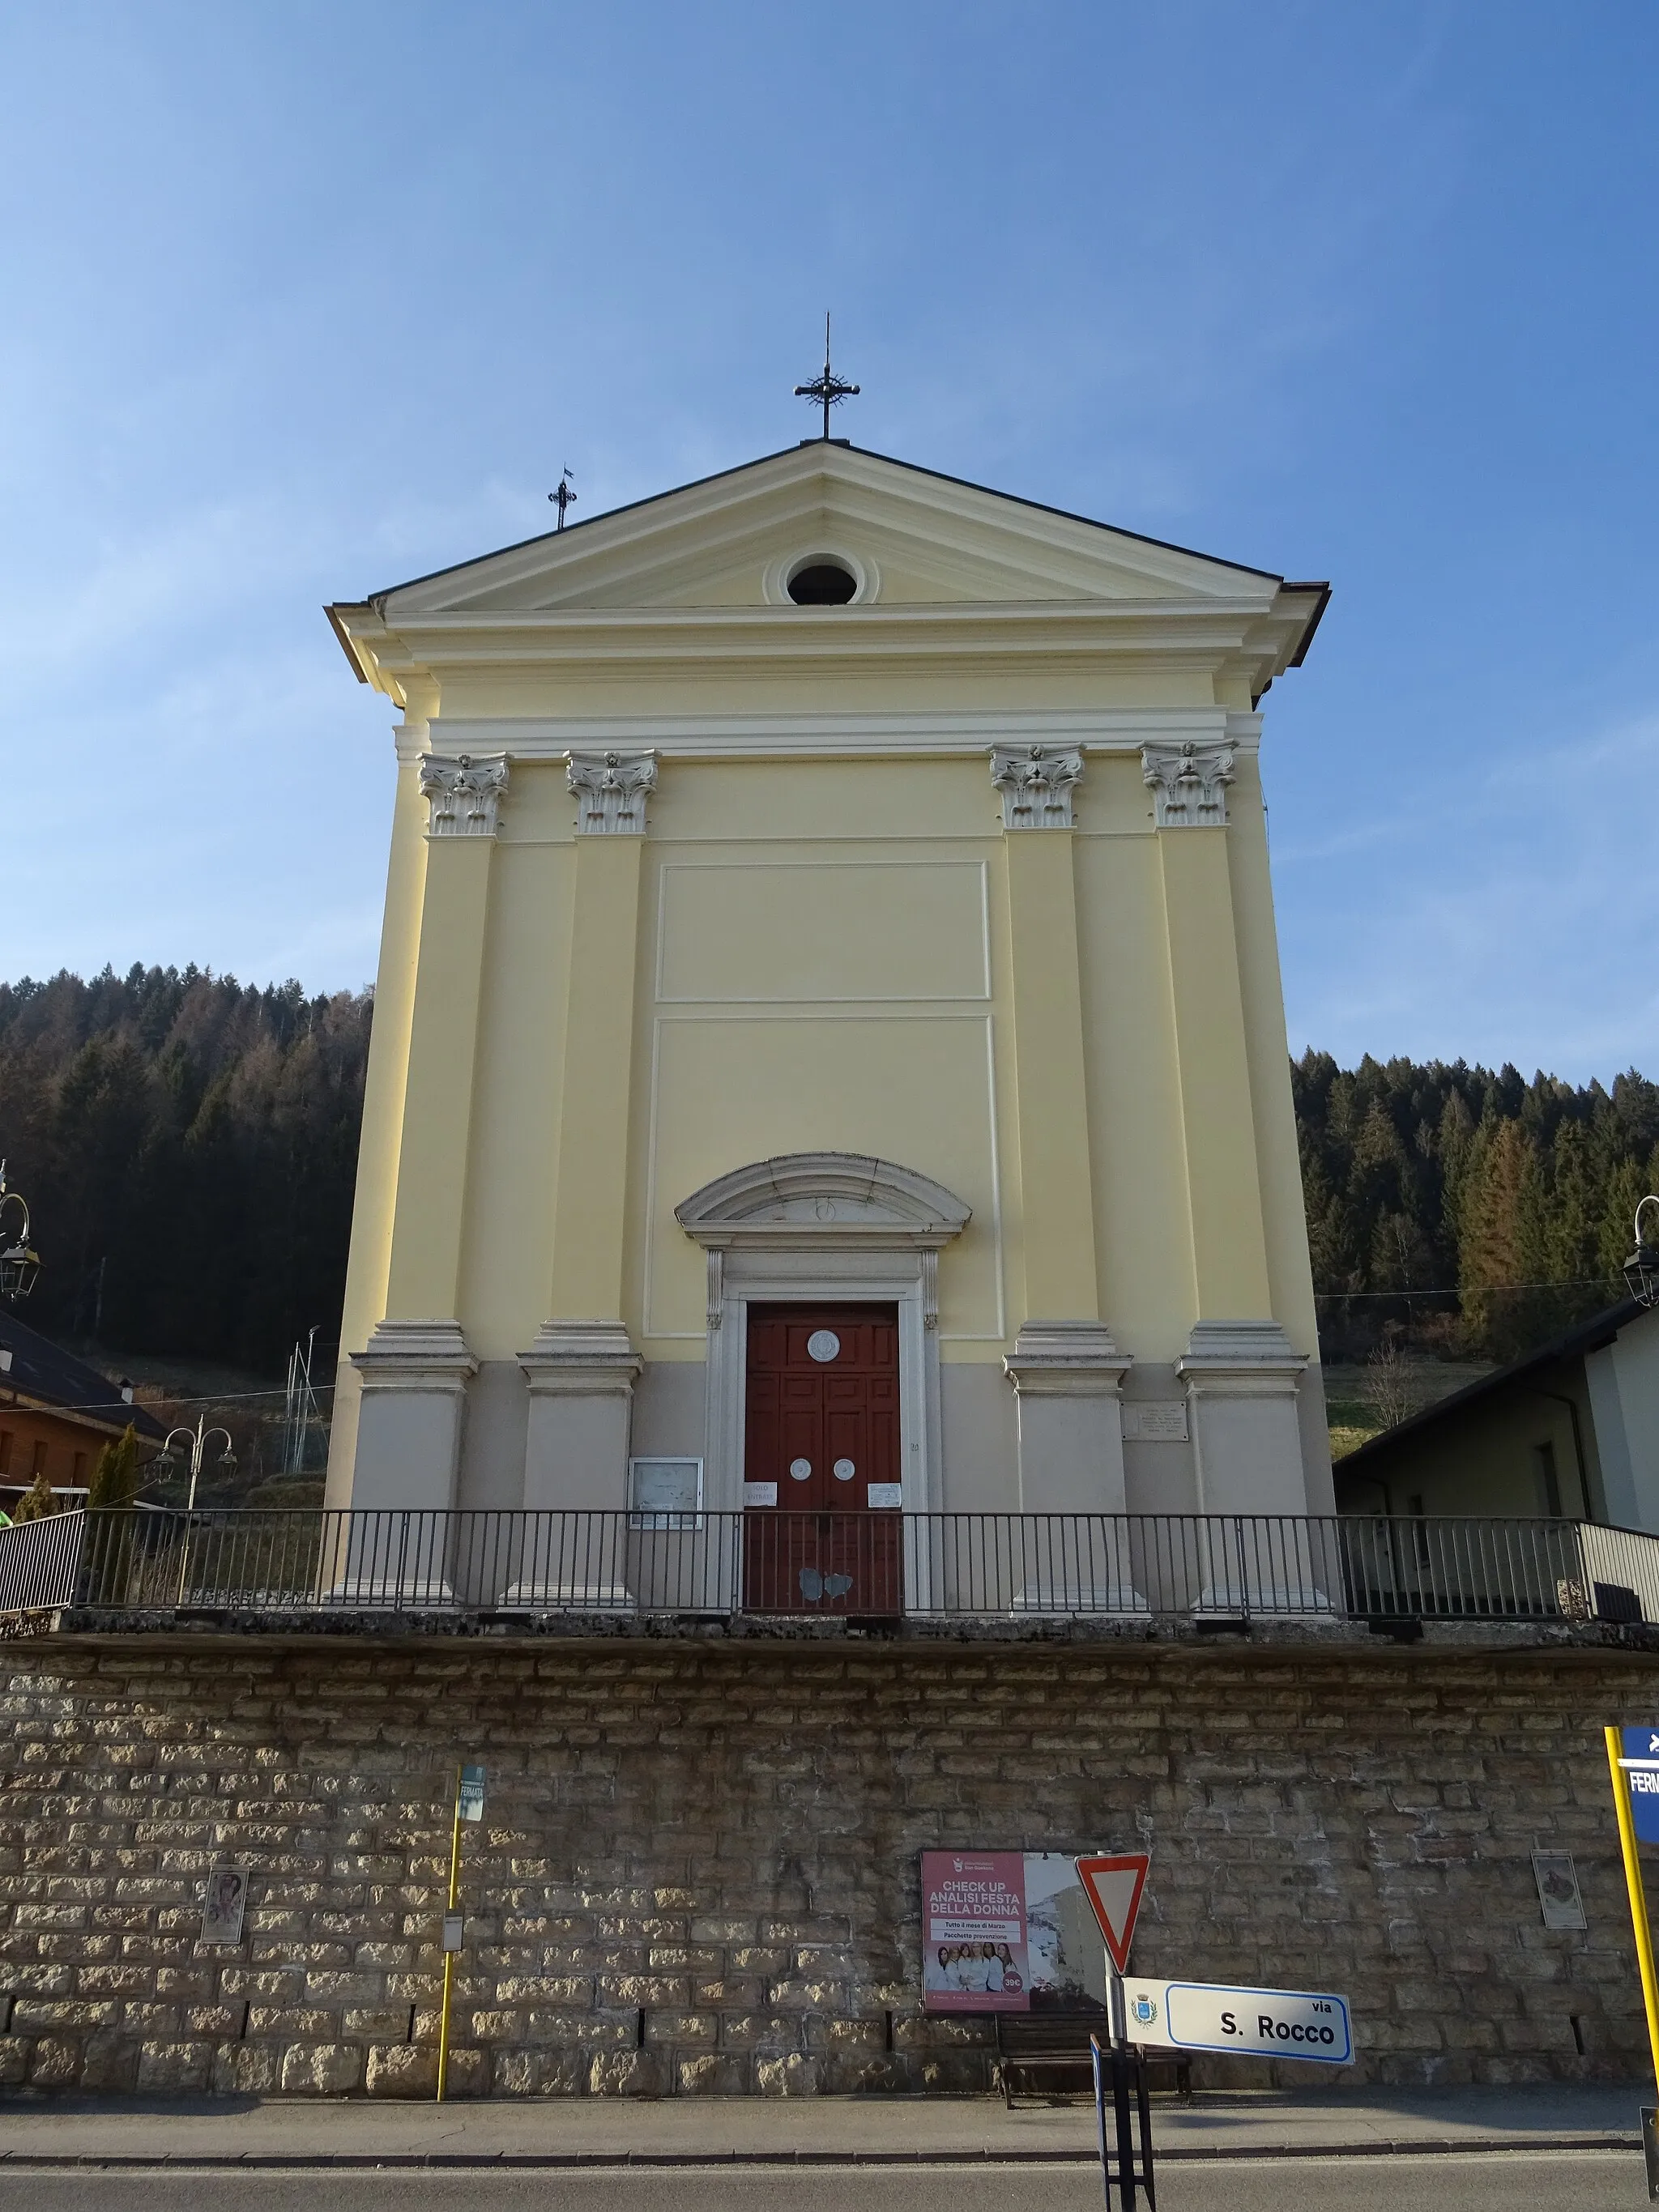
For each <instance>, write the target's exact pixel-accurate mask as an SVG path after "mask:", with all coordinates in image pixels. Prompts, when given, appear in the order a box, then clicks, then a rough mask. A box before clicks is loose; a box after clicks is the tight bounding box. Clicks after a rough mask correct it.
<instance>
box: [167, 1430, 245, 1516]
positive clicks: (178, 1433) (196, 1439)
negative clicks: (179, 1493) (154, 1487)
mask: <svg viewBox="0 0 1659 2212" xmlns="http://www.w3.org/2000/svg"><path fill="white" fill-rule="evenodd" d="M206 1419H207V1415H206V1414H205V1413H198V1414H197V1417H196V1426H195V1427H194V1428H193V1429H169V1430H168V1431H167V1442H166V1443H164V1444H163V1445H162V1447H161V1451H160V1452H159V1454H158V1455H157V1456H156V1461H155V1472H156V1473H157V1474H174V1473H176V1471H177V1469H178V1466H179V1462H178V1460H177V1459H176V1458H175V1457H174V1455H173V1438H174V1437H183V1438H184V1440H185V1443H186V1444H187V1445H188V1446H189V1447H190V1497H189V1498H188V1499H187V1500H186V1501H185V1512H186V1513H193V1512H194V1511H195V1510H196V1485H197V1481H198V1480H200V1478H201V1473H202V1462H203V1460H204V1458H205V1457H206V1455H207V1448H208V1441H209V1438H210V1437H223V1438H224V1440H225V1448H224V1449H223V1451H222V1452H221V1453H220V1455H219V1457H218V1459H217V1461H216V1465H217V1467H218V1468H220V1470H221V1472H222V1473H223V1474H235V1472H236V1453H235V1449H234V1446H233V1444H232V1443H231V1438H230V1431H229V1430H228V1429H204V1426H203V1424H204V1422H205V1420H206Z"/></svg>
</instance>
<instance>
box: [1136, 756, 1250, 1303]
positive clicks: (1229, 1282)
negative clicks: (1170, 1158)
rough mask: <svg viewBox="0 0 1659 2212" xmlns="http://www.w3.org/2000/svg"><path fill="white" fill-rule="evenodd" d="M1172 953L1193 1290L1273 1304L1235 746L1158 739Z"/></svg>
mask: <svg viewBox="0 0 1659 2212" xmlns="http://www.w3.org/2000/svg"><path fill="white" fill-rule="evenodd" d="M1143 759H1144V762H1145V774H1146V782H1147V783H1148V785H1149V786H1151V787H1152V789H1153V791H1154V792H1155V793H1157V794H1158V818H1159V825H1160V826H1159V828H1158V833H1157V834H1158V859H1159V863H1160V868H1161V874H1162V882H1163V888H1164V931H1165V937H1166V942H1167V944H1168V946H1169V957H1170V993H1171V996H1172V1000H1173V1011H1174V1017H1175V1039H1176V1067H1177V1073H1178V1077H1179V1081H1180V1086H1181V1120H1182V1139H1183V1144H1184V1149H1185V1153H1186V1164H1187V1191H1188V1206H1189V1208H1190V1212H1191V1223H1192V1253H1193V1287H1194V1299H1195V1306H1196V1311H1197V1313H1198V1314H1199V1315H1200V1316H1202V1317H1203V1318H1204V1319H1205V1320H1206V1321H1212V1320H1235V1319H1237V1320H1248V1319H1252V1318H1260V1317H1261V1316H1265V1315H1267V1314H1270V1313H1271V1312H1272V1310H1273V1307H1272V1303H1271V1297H1270V1293H1269V1288H1268V1276H1267V1230H1266V1224H1265V1221H1264V1218H1263V1212H1262V1203H1261V1169H1260V1165H1259V1163H1258V1161H1257V1158H1256V1142H1255V1116H1254V1115H1253V1114H1252V1113H1251V1110H1250V1071H1249V1052H1248V1049H1247V1047H1246V1041H1245V1030H1244V1002H1243V987H1242V984H1241V981H1240V975H1239V957H1238V942H1237V934H1236V932H1235V927H1234V921H1233V897H1232V884H1231V875H1230V872H1229V860H1228V850H1227V835H1226V788H1227V785H1228V783H1229V782H1230V781H1231V776H1232V753H1231V748H1230V747H1225V746H1218V747H1212V748H1210V749H1208V750H1206V751H1205V752H1204V754H1203V757H1202V758H1201V759H1200V749H1199V748H1197V747H1195V746H1194V745H1191V744H1185V745H1179V746H1158V745H1147V746H1146V747H1145V748H1144V750H1143Z"/></svg>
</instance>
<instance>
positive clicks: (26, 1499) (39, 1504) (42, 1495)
mask: <svg viewBox="0 0 1659 2212" xmlns="http://www.w3.org/2000/svg"><path fill="white" fill-rule="evenodd" d="M57 1510H58V1495H57V1492H55V1491H54V1490H53V1488H52V1485H51V1483H50V1482H48V1481H47V1480H46V1469H45V1468H41V1469H40V1473H39V1474H37V1475H36V1476H35V1478H34V1480H33V1482H32V1483H30V1485H29V1486H28V1488H27V1491H25V1492H24V1493H23V1496H22V1497H21V1498H20V1499H19V1500H18V1505H17V1510H16V1512H15V1513H14V1514H13V1516H12V1518H13V1520H14V1521H44V1520H45V1519H46V1516H47V1515H48V1514H49V1513H55V1512H56V1511H57Z"/></svg>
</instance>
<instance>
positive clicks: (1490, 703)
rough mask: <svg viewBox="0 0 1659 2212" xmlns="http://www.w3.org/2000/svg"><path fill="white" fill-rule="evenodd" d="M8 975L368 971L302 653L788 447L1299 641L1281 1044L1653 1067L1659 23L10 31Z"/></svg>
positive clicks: (1225, 19)
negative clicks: (1153, 567)
mask: <svg viewBox="0 0 1659 2212" xmlns="http://www.w3.org/2000/svg"><path fill="white" fill-rule="evenodd" d="M0 82H4V83H5V84H6V85H7V87H8V88H9V89H8V94H7V111H8V112H7V125H6V129H5V131H4V133H3V137H0V302H3V313H0V501H3V509H4V512H5V514H6V518H7V527H6V529H5V531H4V532H3V534H0V570H3V575H0V634H3V653H4V669H5V678H6V681H5V691H4V696H3V701H0V714H3V724H0V727H3V732H4V744H5V753H6V759H7V765H8V780H7V788H8V791H9V795H10V804H9V805H8V807H7V810H6V819H7V826H8V831H9V834H8V836H7V839H6V848H7V853H6V878H7V885H8V891H9V896H8V897H7V899H6V901H5V904H4V914H3V921H0V973H3V974H4V975H11V976H15V975H21V974H24V973H33V974H36V975H40V974H44V973H48V972H51V971H52V970H55V969H58V968H59V967H61V966H69V967H71V968H76V969H80V970H82V972H88V971H90V970H92V969H96V968H99V967H101V966H102V964H103V963H105V961H106V960H108V961H111V962H112V963H114V964H115V966H116V967H117V968H118V969H119V968H125V966H126V965H128V964H129V963H131V962H132V961H134V960H142V961H145V962H150V961H161V962H169V961H172V962H178V963H185V962H186V961H189V960H191V959H194V960H196V961H197V962H199V963H208V964H211V965H212V966H213V967H215V968H216V969H230V970H232V971H233V972H234V973H235V974H237V975H240V976H242V977H244V978H245V979H252V980H257V981H265V980H268V979H271V978H277V979H280V978H282V977H284V976H286V975H298V976H299V977H301V979H302V980H303V981H305V982H306V984H307V986H309V987H313V988H333V987H340V986H344V985H356V984H360V983H362V982H363V981H366V980H367V979H368V978H369V977H370V976H371V975H373V972H374V953H375V941H376V933H377V930H378V922H379V909H380V895H381V890H382V886H383V883H384V874H385V841H386V825H387V811H388V803H389V788H390V776H391V766H392V761H391V747H390V740H389V734H388V733H389V728H390V722H391V719H392V718H391V714H390V712H389V709H388V707H387V704H386V702H385V701H384V700H382V699H380V697H379V696H377V695H375V694H373V693H368V692H365V691H363V690H360V689H359V688H358V686H357V685H356V684H354V683H353V681H352V680H351V678H350V674H349V671H348V669H347V668H346V666H345V664H344V662H343V659H341V656H340V653H339V648H338V647H337V645H336V643H335V642H334V640H333V638H332V636H331V634H330V632H329V630H328V629H327V627H326V625H325V622H324V620H323V617H322V616H321V614H320V612H319V607H320V604H321V602H322V601H324V600H325V599H331V598H351V597H356V596H359V595H361V594H362V592H366V591H368V590H370V589H372V588H374V587H377V586H382V585H385V584H387V583H390V582H393V581H396V580H398V579H400V578H402V577H404V576H408V575H414V574H419V573H421V572H422V571H423V570H426V569H429V568H435V567H437V566H440V565H441V564H443V563H446V562H452V561H455V560H459V559H462V558H465V557H466V556H470V555H471V554H473V553H477V552H480V551H483V550H487V549H489V547H491V546H493V545H495V544H501V543H504V542H507V541H508V540H511V539H513V538H520V537H523V536H525V535H526V534H528V533H530V532H533V531H536V530H538V529H540V528H543V527H544V526H545V525H546V522H547V520H548V514H549V510H548V507H547V503H546V494H547V492H548V490H549V489H550V488H551V486H552V485H553V484H554V483H555V482H556V480H557V477H558V473H559V471H560V468H561V467H562V465H565V464H567V463H568V465H570V467H571V468H572V470H573V471H574V476H575V480H576V489H577V491H578V493H579V495H580V500H581V502H582V503H581V505H580V507H578V508H577V510H576V512H577V514H578V516H579V517H582V518H586V516H589V515H591V514H592V513H595V512H596V511H598V510H599V509H601V508H603V507H609V506H613V505H617V504H620V503H622V502H623V501H629V500H632V499H637V498H640V497H642V496H645V495H648V494H650V493H651V492H653V491H656V490H659V489H665V488H666V487H668V486H670V485H672V484H675V483H681V482H684V480H686V479H687V478H689V477H695V476H698V475H702V474H704V473H706V472H707V471H710V470H714V469H717V468H721V467H725V466H727V465H732V464H733V463H736V462H739V461H742V460H744V459H749V458H750V457H751V456H753V455H754V454H757V453H764V452H769V451H772V450H774V449H775V448H777V447H781V446H783V445H786V444H787V443H789V442H790V441H793V439H795V438H796V437H798V436H799V435H804V433H805V431H806V430H807V429H808V428H810V427H811V426H810V424H809V423H808V422H806V420H805V410H804V409H803V408H802V407H801V405H800V404H799V402H797V401H795V400H793V398H791V397H790V387H791V386H792V385H793V384H794V383H795V382H796V381H797V380H799V378H801V377H802V376H804V375H805V374H808V373H810V371H811V368H813V366H814V361H815V348H816V346H817V340H818V332H819V331H820V329H821V325H822V315H823V309H824V307H826V306H829V307H834V309H835V312H836V330H837V334H838V343H837V354H838V358H839V362H841V363H842V364H844V366H845V368H846V370H847V372H848V374H852V375H854V376H855V377H857V378H858V379H859V380H860V382H861V383H862V385H863V386H864V392H865V396H864V397H863V398H861V399H860V400H858V401H856V402H854V403H851V404H850V405H849V407H848V410H845V412H846V414H847V416H848V420H847V421H846V422H844V423H843V424H842V428H845V429H847V430H848V432H849V433H850V434H851V435H852V436H853V437H854V440H855V441H857V442H858V443H860V444H861V445H866V446H869V447H874V448H875V449H877V450H878V451H880V452H885V453H893V454H896V455H899V456H901V457H902V458H904V459H911V460H915V461H918V462H921V463H922V464H924V465H927V466H929V467H933V468H937V469H942V470H945V471H949V472H950V473H951V474H954V475H958V476H963V477H970V478H972V479H974V480H975V481H977V482H981V483H987V484H992V485H995V486H998V487H1000V488H1003V489H1007V490H1010V491H1013V492H1018V493H1020V494H1022V495H1025V496H1028V497H1030V498H1033V499H1037V500H1043V501H1051V502H1053V503H1054V504H1055V505H1058V506H1062V507H1070V508H1073V509H1075V510H1077V511H1079V512H1081V513H1087V514H1093V515H1097V516H1098V517H1100V518H1101V519H1102V520H1108V521H1113V522H1118V523H1121V524H1123V525H1125V526H1128V527H1130V528H1132V529H1135V530H1139V531H1144V532H1149V533H1151V534H1152V535H1154V536H1158V537H1164V538H1173V539H1176V540H1177V541H1178V542H1180V543H1182V544H1190V545H1193V546H1195V547H1198V548H1200V549H1202V550H1206V551H1211V552H1215V553H1218V554H1222V555H1225V556H1228V557H1230V558H1233V559H1237V560H1241V561H1244V562H1252V563H1255V564H1257V565H1260V566H1261V567H1264V568H1276V569H1279V570H1281V571H1283V572H1285V574H1291V575H1295V576H1328V577H1330V578H1331V579H1332V580H1333V581H1334V585H1335V588H1336V597H1335V599H1334V602H1333V604H1332V606H1331V609H1330V611H1329V613H1328V615H1327V617H1326V620H1325V623H1324V625H1323V628H1322V631H1321V634H1320V636H1319V639H1318V641H1317V643H1316V647H1315V650H1314V652H1313V653H1312V655H1311V656H1310V660H1309V663H1308V665H1307V666H1306V667H1305V668H1304V669H1303V670H1301V671H1297V672H1296V673H1294V674H1292V675H1291V676H1290V677H1288V678H1286V679H1285V681H1283V682H1282V683H1280V684H1278V685H1276V686H1275V688H1274V690H1273V692H1272V694H1271V695H1270V697H1269V699H1268V702H1267V706H1268V710H1269V712H1268V723H1267V740H1266V755H1265V771H1266V775H1267V784H1268V791H1269V797H1270V801H1271V807H1272V835H1273V856H1274V867H1275V882H1276V887H1277V896H1278V902H1279V929H1280V938H1281V944H1282V950H1283V956H1284V964H1285V984H1286V993H1287V999H1288V1005H1289V1013H1290V1025H1291V1039H1292V1044H1293V1047H1294V1048H1297V1049H1299V1048H1301V1047H1302V1046H1303V1045H1304V1044H1305V1043H1308V1042H1315V1043H1318V1044H1321V1045H1323V1046H1325V1047H1327V1048H1329V1049H1330V1050H1332V1051H1334V1052H1335V1053H1336V1054H1338V1055H1339V1057H1341V1058H1343V1059H1344V1060H1352V1059H1353V1058H1355V1057H1357V1056H1358V1054H1360V1053H1361V1052H1364V1051H1366V1050H1370V1051H1372V1052H1374V1053H1376V1054H1379V1055H1386V1054H1389V1053H1393V1052H1408V1053H1411V1054H1415V1055H1417V1056H1419V1057H1426V1056H1431V1055H1439V1056H1443V1057H1447V1058H1452V1057H1455V1056H1457V1055H1459V1054H1462V1055H1465V1056H1467V1057H1468V1058H1471V1059H1474V1058H1477V1057H1478V1058H1483V1059H1485V1060H1488V1061H1490V1062H1498V1061H1502V1060H1515V1061H1516V1062H1517V1063H1518V1064H1519V1065H1520V1066H1522V1068H1523V1069H1525V1070H1527V1071H1528V1072H1530V1070H1531V1069H1532V1068H1533V1067H1534V1066H1545V1067H1547V1068H1549V1069H1553V1070H1554V1071H1556V1072H1558V1073H1562V1074H1565V1075H1568V1076H1571V1077H1573V1078H1576V1079H1585V1078H1588V1077H1589V1076H1591V1075H1600V1076H1601V1077H1602V1078H1603V1079H1608V1078H1610V1077H1611V1076H1612V1075H1613V1074H1614V1073H1616V1072H1617V1071H1618V1070H1620V1068H1623V1067H1626V1066H1631V1065H1636V1066H1641V1067H1643V1068H1644V1070H1645V1071H1647V1072H1648V1073H1656V1074H1659V1049H1656V1047H1659V963H1656V959H1655V950H1654V949H1655V945H1656V941H1659V868H1656V866H1655V865H1654V838H1653V834H1652V828H1651V824H1652V823H1653V821H1654V818H1655V794H1656V789H1659V706H1656V703H1655V700H1654V696H1653V679H1652V673H1651V670H1652V660H1653V645H1654V609H1655V605H1656V590H1655V586H1656V551H1655V548H1656V544H1659V538H1656V532H1655V529H1654V526H1653V520H1652V510H1653V508H1654V506H1655V493H1656V477H1659V471H1656V465H1655V464H1656V444H1659V428H1656V422H1659V404H1656V380H1655V362H1656V358H1659V345H1656V339H1659V328H1656V324H1659V315H1656V307H1655V267H1656V263H1655V252H1654V239H1655V234H1656V222H1655V217H1656V211H1659V210H1656V190H1655V186H1656V175H1659V151H1656V148H1659V135H1656V133H1655V131H1653V128H1652V123H1651V112H1652V108H1653V103H1654V96H1655V93H1656V89H1659V14H1656V11H1655V10H1654V9H1652V8H1651V7H1650V5H1647V4H1645V0H1640V3H1639V4H1638V0H1624V4H1613V5H1603V4H1598V0H1579V4H1577V5H1576V6H1574V7H1573V8H1571V9H1562V8H1560V7H1559V6H1548V7H1546V6H1542V5H1537V4H1533V0H1504V5H1502V6H1498V5H1494V4H1491V3H1490V0H1489V3H1488V4H1487V5H1486V6H1460V5H1426V4H1424V5H1417V4H1407V0H1379V4H1377V5H1376V6H1373V7H1368V8H1363V9H1362V8H1346V7H1338V8H1332V7H1330V6H1328V5H1326V6H1314V5H1300V4H1297V5H1279V6H1270V7H1266V8H1262V7H1247V6H1245V5H1243V0H1231V4H1212V5H1202V4H1192V5H1183V4H1180V0H1166V4H1164V5H1161V6H1159V7H1158V8H1156V9H1147V8H1145V7H1142V6H1134V7H1131V6H1128V5H1124V4H1118V0H1093V4H1090V5H1050V6H1045V5H1042V4H1026V5H1018V6H1016V5H1003V6H975V5H973V4H963V0H951V4H934V3H933V0H888V4H887V5H885V6H879V7H878V6H872V5H866V4H862V3H861V0H848V4H845V5H843V6H842V7H840V8H839V9H833V10H823V9H802V8H797V9H781V8H779V7H778V6H776V5H775V4H771V5H767V6H761V5H744V4H734V5H706V6H699V5H696V4H692V5H684V4H682V5H679V6H672V7H671V6H667V5H655V6H646V5H630V4H627V0H622V4H615V0H613V4H610V5H607V6H605V7H603V8H600V7H594V6H586V7H581V8H574V7H565V6H559V5H551V4H550V5H535V6H518V5H505V4H491V3H490V0H469V4H467V5H465V6H462V5H459V4H448V5H421V4H418V0H404V4H401V5H399V6H398V7H396V8H392V7H389V6H378V5H370V4H360V0H331V4H329V5H327V6H308V5H305V4H300V0H285V4H283V5H282V6H276V5H249V6H243V7H235V8H225V7H222V6H217V7H208V6H199V7H178V6H169V5H167V4H164V0H146V5H145V6H144V7H143V8H142V9H138V8H131V7H128V6H125V5H121V6H107V7H98V6H77V5H76V4H74V0H67V4H65V0H58V4H55V5H54V6H53V7H52V8H51V9H45V8H41V7H39V6H23V5H17V4H13V5H11V6H9V7H4V8H0Z"/></svg>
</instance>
